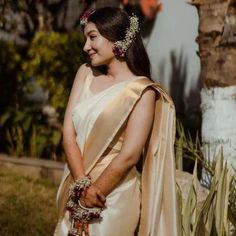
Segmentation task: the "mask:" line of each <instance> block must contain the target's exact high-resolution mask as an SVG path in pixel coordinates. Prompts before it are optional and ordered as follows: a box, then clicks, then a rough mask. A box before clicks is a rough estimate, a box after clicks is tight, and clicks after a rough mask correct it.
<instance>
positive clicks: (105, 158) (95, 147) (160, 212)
mask: <svg viewBox="0 0 236 236" xmlns="http://www.w3.org/2000/svg"><path fill="white" fill-rule="evenodd" d="M91 80H92V75H89V76H88V77H87V79H86V81H85V85H84V88H83V94H82V95H81V97H80V102H78V104H77V105H76V106H75V108H74V111H73V115H72V116H73V122H74V126H75V130H76V132H77V139H76V141H77V144H78V145H79V147H80V150H81V153H82V156H83V160H84V166H85V170H86V174H90V175H91V177H92V181H95V180H96V179H97V178H98V177H99V176H100V175H101V173H102V172H103V171H104V169H105V168H106V167H107V166H108V165H109V163H110V162H111V161H112V160H113V159H114V158H115V157H116V156H117V155H118V154H119V152H120V150H121V147H122V143H123V134H124V131H125V126H126V122H127V120H128V117H129V115H130V113H131V111H132V109H133V108H134V106H135V104H136V103H137V102H138V100H139V99H140V97H141V96H142V94H143V92H144V90H145V89H146V88H148V87H152V88H154V89H155V90H156V91H157V93H158V95H159V96H158V99H157V100H156V104H155V106H156V107H155V117H154V122H153V127H152V130H151V132H150V136H149V139H148V141H147V143H146V145H145V147H144V149H143V157H144V161H143V167H142V175H141V185H142V186H141V188H142V194H140V183H139V182H140V181H139V179H140V178H139V174H138V172H137V170H136V168H135V167H133V168H132V169H131V170H130V172H129V173H128V174H127V176H126V178H125V179H123V180H122V181H121V183H120V184H119V185H118V186H117V187H116V188H115V189H114V190H113V191H112V192H111V193H110V194H109V195H108V196H107V199H106V208H105V210H104V211H103V212H102V220H101V221H94V222H92V223H91V224H89V232H90V235H91V236H116V235H117V236H118V235H124V236H133V235H134V234H135V231H136V233H137V232H138V235H139V236H175V235H180V234H179V230H180V229H179V224H178V219H177V217H178V212H177V206H176V189H175V165H174V152H173V147H174V146H173V145H174V137H175V110H174V105H173V103H172V100H171V99H170V98H169V96H168V95H167V94H166V93H165V92H164V91H163V90H162V89H161V87H160V86H159V85H157V84H156V83H153V82H151V81H150V80H149V79H148V78H145V77H141V76H139V77H137V78H136V79H134V80H132V81H124V82H120V83H118V84H115V85H113V86H111V87H110V88H108V89H105V90H103V91H102V92H99V93H98V94H92V92H91V90H90V89H89V85H90V83H91ZM71 181H72V177H71V175H70V173H69V170H68V168H67V166H66V168H65V171H64V175H63V178H62V181H61V185H60V187H59V191H58V197H57V200H58V201H57V202H58V208H59V220H58V224H57V226H56V230H55V233H54V235H55V236H60V235H63V236H65V235H67V232H68V230H69V228H70V224H71V222H70V220H69V216H68V212H66V211H65V204H66V201H67V197H68V187H69V185H70V183H71ZM140 203H141V205H140Z"/></svg>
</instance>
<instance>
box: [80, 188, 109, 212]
mask: <svg viewBox="0 0 236 236" xmlns="http://www.w3.org/2000/svg"><path fill="white" fill-rule="evenodd" d="M105 202H106V198H105V196H104V195H103V194H102V193H101V191H100V189H98V188H97V187H96V186H94V185H91V186H90V187H89V188H88V189H87V190H86V192H85V193H83V195H82V196H81V198H80V203H81V205H83V206H84V207H90V208H91V207H100V208H103V207H104V206H105Z"/></svg>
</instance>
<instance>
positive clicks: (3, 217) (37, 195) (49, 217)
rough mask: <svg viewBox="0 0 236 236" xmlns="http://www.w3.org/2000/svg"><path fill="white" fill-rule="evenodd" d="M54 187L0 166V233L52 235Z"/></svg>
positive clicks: (13, 235) (15, 235)
mask: <svg viewBox="0 0 236 236" xmlns="http://www.w3.org/2000/svg"><path fill="white" fill-rule="evenodd" d="M56 191H57V186H56V185H55V184H53V183H50V182H48V181H46V180H36V179H31V178H27V177H24V176H22V175H20V174H19V173H16V172H13V171H12V170H10V169H6V168H3V167H0V235H1V236H18V235H19V236H22V235H24V236H32V235H34V236H37V235H40V236H48V235H52V234H53V230H54V227H55V224H56V206H55V197H56Z"/></svg>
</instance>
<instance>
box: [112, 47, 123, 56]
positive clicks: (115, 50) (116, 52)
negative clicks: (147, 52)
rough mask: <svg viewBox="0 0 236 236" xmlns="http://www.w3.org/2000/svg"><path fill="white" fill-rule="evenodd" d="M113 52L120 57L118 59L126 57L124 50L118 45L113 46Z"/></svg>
mask: <svg viewBox="0 0 236 236" xmlns="http://www.w3.org/2000/svg"><path fill="white" fill-rule="evenodd" d="M112 51H113V53H114V55H115V56H118V57H124V56H125V54H124V52H123V50H122V48H121V47H119V46H117V45H114V46H113V50H112Z"/></svg>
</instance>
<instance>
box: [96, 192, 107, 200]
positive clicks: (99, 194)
mask: <svg viewBox="0 0 236 236" xmlns="http://www.w3.org/2000/svg"><path fill="white" fill-rule="evenodd" d="M97 197H98V199H99V200H100V201H101V202H102V203H105V202H106V197H105V196H104V195H103V194H102V193H101V191H100V190H98V191H97Z"/></svg>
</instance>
